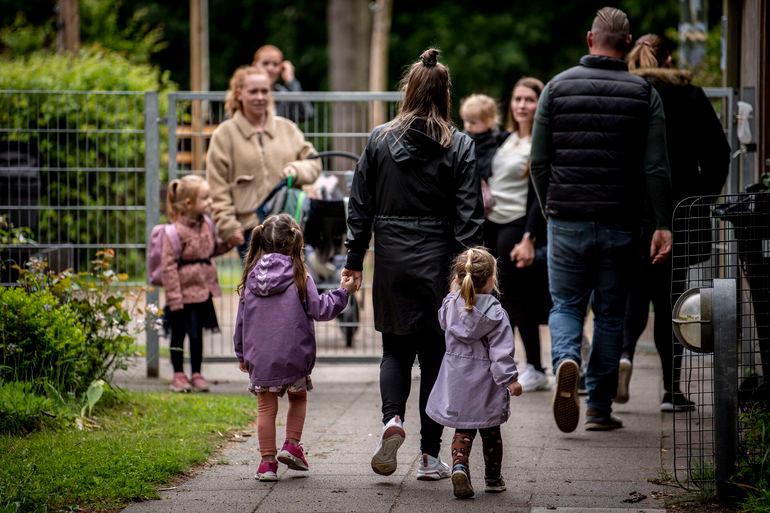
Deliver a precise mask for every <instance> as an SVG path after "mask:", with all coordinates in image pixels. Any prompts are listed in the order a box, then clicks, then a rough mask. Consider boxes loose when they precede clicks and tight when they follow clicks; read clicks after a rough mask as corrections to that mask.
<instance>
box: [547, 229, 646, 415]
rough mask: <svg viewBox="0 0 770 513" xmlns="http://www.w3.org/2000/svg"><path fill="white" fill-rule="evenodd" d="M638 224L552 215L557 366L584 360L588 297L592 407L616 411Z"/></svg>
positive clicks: (551, 320) (553, 341)
mask: <svg viewBox="0 0 770 513" xmlns="http://www.w3.org/2000/svg"><path fill="white" fill-rule="evenodd" d="M637 232H638V230H635V229H634V227H632V226H627V225H620V224H611V223H595V222H585V221H563V220H558V219H549V220H548V286H549V290H550V291H551V297H552V298H553V308H552V309H551V314H550V316H549V318H548V325H549V328H550V331H551V357H552V359H553V368H554V370H556V369H558V365H559V363H560V362H561V361H562V360H564V359H566V358H570V359H572V360H575V361H576V362H577V363H578V365H580V363H581V362H580V342H581V339H582V336H583V322H584V319H585V315H586V311H587V307H588V301H589V299H591V308H592V310H593V312H594V336H593V344H592V347H591V356H590V357H589V360H588V367H587V371H586V388H587V389H588V400H587V405H588V408H590V409H593V410H596V411H597V412H598V413H599V414H600V415H609V414H610V413H611V412H612V400H613V398H614V397H615V392H616V391H617V386H618V361H619V360H620V353H621V350H622V348H623V320H624V318H625V309H626V298H627V295H628V279H629V272H630V270H631V268H632V267H631V266H632V264H633V261H634V260H633V257H634V255H635V251H636V244H637Z"/></svg>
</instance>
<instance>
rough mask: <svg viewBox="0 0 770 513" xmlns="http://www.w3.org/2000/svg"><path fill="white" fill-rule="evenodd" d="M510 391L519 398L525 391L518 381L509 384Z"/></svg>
mask: <svg viewBox="0 0 770 513" xmlns="http://www.w3.org/2000/svg"><path fill="white" fill-rule="evenodd" d="M508 391H509V392H510V393H511V395H513V396H517V397H518V396H520V395H521V393H522V392H523V389H522V388H521V383H519V382H518V381H513V382H511V383H508Z"/></svg>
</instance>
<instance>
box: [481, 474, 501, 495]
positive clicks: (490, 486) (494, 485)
mask: <svg viewBox="0 0 770 513" xmlns="http://www.w3.org/2000/svg"><path fill="white" fill-rule="evenodd" d="M484 484H485V486H484V491H485V492H487V493H500V492H504V491H505V481H503V478H502V477H500V476H498V477H485V478H484Z"/></svg>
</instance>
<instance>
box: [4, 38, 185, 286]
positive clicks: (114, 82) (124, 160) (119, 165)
mask: <svg viewBox="0 0 770 513" xmlns="http://www.w3.org/2000/svg"><path fill="white" fill-rule="evenodd" d="M173 89H174V85H173V84H172V83H171V82H170V81H169V79H168V73H163V72H161V71H160V69H159V68H157V67H153V66H150V65H146V64H136V63H133V62H131V61H130V60H128V59H127V58H125V57H123V56H122V55H120V54H118V53H115V52H111V51H109V50H106V49H104V48H98V47H93V46H92V47H87V48H85V49H83V50H82V51H81V52H80V54H79V55H78V56H77V57H72V56H66V55H58V54H53V53H46V52H37V53H34V54H32V55H29V56H26V57H23V58H16V59H9V58H7V57H6V58H3V57H0V128H2V131H3V132H4V133H3V134H2V136H0V137H2V138H3V139H8V141H9V144H8V147H9V148H14V149H16V148H17V149H18V150H19V151H20V152H21V153H23V154H24V155H28V156H29V157H31V158H32V159H35V160H36V161H37V166H38V167H39V171H38V173H39V175H38V176H37V180H38V184H39V187H38V188H37V190H40V191H44V192H43V194H41V196H40V198H39V199H38V200H37V201H38V204H39V206H40V207H43V208H42V210H41V211H40V214H39V218H38V219H37V220H36V221H34V224H35V225H34V226H30V227H29V228H31V229H32V232H33V234H32V237H33V239H34V240H36V241H38V242H39V243H41V244H57V243H71V244H76V245H77V247H78V248H76V249H73V250H72V251H73V252H74V260H75V265H76V268H78V269H80V268H83V267H85V266H86V265H87V263H88V260H89V258H90V257H91V254H92V251H93V249H92V248H93V247H94V246H96V247H122V249H120V250H119V252H120V253H119V255H118V257H119V258H118V262H119V265H120V269H121V271H123V272H127V273H129V274H131V275H132V276H134V277H136V278H137V279H138V280H141V279H142V278H143V274H144V255H143V253H142V252H141V250H139V249H136V248H132V247H130V246H131V245H136V244H143V243H144V240H145V233H144V226H145V209H144V208H141V207H143V206H144V204H145V179H144V178H145V174H144V166H145V162H144V160H145V159H144V149H145V138H144V129H145V127H144V95H143V94H141V93H142V92H149V91H156V92H167V91H170V90H173ZM2 90H12V91H2ZM105 91H109V92H111V93H105ZM118 91H127V92H131V91H133V93H125V94H117V93H116V92H118ZM160 101H161V105H160V108H161V112H165V108H166V107H165V106H166V104H167V97H166V96H165V95H161V96H160ZM161 141H165V138H164V137H161ZM160 151H161V155H166V153H167V143H164V144H161V150H160ZM60 206H66V207H67V208H66V209H59V208H58V207H60ZM89 245H90V246H91V247H90V248H89V247H88V246H89ZM19 263H22V262H19Z"/></svg>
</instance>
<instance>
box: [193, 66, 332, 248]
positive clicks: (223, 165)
mask: <svg viewBox="0 0 770 513" xmlns="http://www.w3.org/2000/svg"><path fill="white" fill-rule="evenodd" d="M272 102H273V97H272V93H271V89H270V78H269V76H268V74H267V72H266V71H265V70H263V69H260V68H255V67H252V66H244V67H241V68H238V69H237V70H236V71H235V73H233V76H232V78H231V79H230V89H229V90H228V91H227V96H226V98H225V109H226V110H227V114H228V115H229V116H230V119H228V120H226V121H224V122H222V123H221V124H220V125H219V126H218V127H217V128H216V130H214V133H213V134H212V135H211V142H210V144H209V151H208V153H207V154H206V178H207V179H208V181H209V183H210V184H211V193H212V197H213V199H214V205H213V211H214V221H216V224H217V228H218V229H219V232H220V234H221V236H222V238H223V239H225V240H226V241H228V242H229V243H230V244H232V245H234V246H238V251H239V253H240V255H241V258H243V257H244V256H245V254H246V251H247V250H248V247H249V244H248V237H249V235H250V234H251V230H252V228H254V227H255V226H257V224H259V219H258V218H257V207H259V205H260V204H261V203H262V202H263V201H264V200H265V198H266V197H267V195H268V194H269V193H270V191H272V190H273V189H274V188H275V187H276V186H277V185H278V184H279V183H280V182H281V181H282V180H285V179H286V178H288V177H289V176H291V177H292V179H293V181H294V185H296V186H301V185H305V184H310V183H313V182H314V181H315V179H316V178H318V175H319V174H320V172H321V163H320V162H319V161H318V160H317V159H315V160H307V156H308V155H311V154H314V153H315V148H314V147H313V145H312V144H311V143H310V142H309V141H307V140H305V136H304V135H303V134H302V132H301V131H300V130H299V128H297V125H295V124H294V123H292V122H291V121H289V120H288V119H285V118H282V117H280V116H276V115H274V114H273V109H272Z"/></svg>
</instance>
